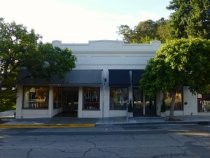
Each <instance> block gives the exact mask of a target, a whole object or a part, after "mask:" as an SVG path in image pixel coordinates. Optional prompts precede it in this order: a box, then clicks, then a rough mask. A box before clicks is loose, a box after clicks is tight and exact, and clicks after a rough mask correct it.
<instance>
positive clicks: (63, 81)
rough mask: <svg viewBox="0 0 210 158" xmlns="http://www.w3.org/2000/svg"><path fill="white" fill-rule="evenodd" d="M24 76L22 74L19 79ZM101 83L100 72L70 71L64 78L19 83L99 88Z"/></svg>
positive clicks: (28, 79) (30, 79) (29, 79)
mask: <svg viewBox="0 0 210 158" xmlns="http://www.w3.org/2000/svg"><path fill="white" fill-rule="evenodd" d="M24 76H26V73H25V72H22V74H21V77H22V78H24ZM101 83H102V70H72V71H69V72H67V73H66V75H65V77H64V78H58V77H56V76H55V77H52V78H51V79H49V80H45V79H32V78H27V77H26V78H25V79H23V80H21V81H20V82H19V84H21V85H60V86H100V85H101Z"/></svg>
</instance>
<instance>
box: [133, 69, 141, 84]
mask: <svg viewBox="0 0 210 158" xmlns="http://www.w3.org/2000/svg"><path fill="white" fill-rule="evenodd" d="M143 73H144V70H132V85H133V86H138V85H139V80H140V79H141V76H142V74H143Z"/></svg>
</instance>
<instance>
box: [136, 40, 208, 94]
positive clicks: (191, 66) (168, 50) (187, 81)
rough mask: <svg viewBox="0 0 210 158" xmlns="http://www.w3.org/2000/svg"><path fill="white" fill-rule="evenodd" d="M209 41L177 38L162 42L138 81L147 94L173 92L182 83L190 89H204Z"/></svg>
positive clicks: (193, 90)
mask: <svg viewBox="0 0 210 158" xmlns="http://www.w3.org/2000/svg"><path fill="white" fill-rule="evenodd" d="M209 61H210V41H209V40H205V39H198V38H192V39H179V40H172V41H169V42H167V43H165V44H163V45H162V47H161V48H160V49H159V50H158V51H157V54H156V56H155V57H154V58H152V59H151V60H150V61H149V62H148V64H147V66H146V69H145V73H144V74H143V76H142V79H141V80H140V87H141V89H143V91H144V92H145V94H146V95H150V96H154V95H156V94H157V93H158V92H163V93H165V92H171V93H173V94H175V93H176V92H177V90H178V89H179V88H180V87H182V86H188V87H189V89H190V90H191V92H200V93H205V92H207V90H208V88H209V84H210V62H209Z"/></svg>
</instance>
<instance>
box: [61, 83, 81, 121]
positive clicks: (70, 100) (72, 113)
mask: <svg viewBox="0 0 210 158" xmlns="http://www.w3.org/2000/svg"><path fill="white" fill-rule="evenodd" d="M62 108H63V112H62V113H61V114H60V115H62V116H65V117H77V116H78V88H72V87H71V88H65V87H64V88H63V91H62Z"/></svg>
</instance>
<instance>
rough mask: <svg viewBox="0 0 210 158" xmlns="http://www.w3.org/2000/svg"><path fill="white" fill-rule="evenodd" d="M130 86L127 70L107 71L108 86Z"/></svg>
mask: <svg viewBox="0 0 210 158" xmlns="http://www.w3.org/2000/svg"><path fill="white" fill-rule="evenodd" d="M129 85H130V73H129V70H109V86H112V87H128V86H129Z"/></svg>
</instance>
